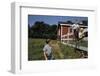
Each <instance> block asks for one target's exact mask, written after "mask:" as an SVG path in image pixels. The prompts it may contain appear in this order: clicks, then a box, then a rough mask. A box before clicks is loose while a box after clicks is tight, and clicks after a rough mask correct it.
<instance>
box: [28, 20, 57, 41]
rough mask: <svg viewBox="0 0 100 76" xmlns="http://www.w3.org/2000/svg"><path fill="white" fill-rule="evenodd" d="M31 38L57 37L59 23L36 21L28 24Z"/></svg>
mask: <svg viewBox="0 0 100 76" xmlns="http://www.w3.org/2000/svg"><path fill="white" fill-rule="evenodd" d="M28 37H29V38H43V39H57V25H50V24H46V23H45V22H39V21H37V22H35V23H34V24H33V25H32V26H30V25H29V24H28Z"/></svg>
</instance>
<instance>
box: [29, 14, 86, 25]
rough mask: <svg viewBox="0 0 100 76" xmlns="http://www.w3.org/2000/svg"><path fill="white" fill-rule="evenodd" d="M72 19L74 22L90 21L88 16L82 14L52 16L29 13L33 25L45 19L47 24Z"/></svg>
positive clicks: (30, 23)
mask: <svg viewBox="0 0 100 76" xmlns="http://www.w3.org/2000/svg"><path fill="white" fill-rule="evenodd" d="M69 20H70V21H72V22H73V23H75V22H76V20H77V22H81V21H82V20H86V21H88V17H80V16H50V15H28V24H29V25H30V26H32V25H33V24H34V23H35V22H36V21H43V22H45V23H47V24H50V25H53V24H58V22H59V21H62V22H66V21H69Z"/></svg>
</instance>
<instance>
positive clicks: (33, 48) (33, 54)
mask: <svg viewBox="0 0 100 76" xmlns="http://www.w3.org/2000/svg"><path fill="white" fill-rule="evenodd" d="M44 45H45V39H28V60H29V61H31V60H44V56H43V47H44ZM51 46H52V48H53V56H54V58H55V59H76V58H81V53H80V52H79V51H77V52H75V51H74V48H72V47H69V46H67V45H63V44H62V43H61V42H60V41H57V40H51Z"/></svg>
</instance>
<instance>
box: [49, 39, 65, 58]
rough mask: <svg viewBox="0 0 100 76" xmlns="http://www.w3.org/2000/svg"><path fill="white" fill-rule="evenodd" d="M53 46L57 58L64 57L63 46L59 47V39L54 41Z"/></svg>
mask: <svg viewBox="0 0 100 76" xmlns="http://www.w3.org/2000/svg"><path fill="white" fill-rule="evenodd" d="M51 46H52V48H53V55H54V57H55V58H60V59H63V58H64V55H63V54H62V52H61V48H60V47H59V44H58V42H57V41H52V42H51Z"/></svg>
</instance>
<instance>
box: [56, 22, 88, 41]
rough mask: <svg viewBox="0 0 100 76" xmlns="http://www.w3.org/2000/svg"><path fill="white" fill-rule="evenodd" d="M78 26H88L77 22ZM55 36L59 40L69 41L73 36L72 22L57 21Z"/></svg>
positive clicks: (85, 27) (84, 27)
mask: <svg viewBox="0 0 100 76" xmlns="http://www.w3.org/2000/svg"><path fill="white" fill-rule="evenodd" d="M79 27H80V28H83V29H87V28H88V26H85V25H83V24H79ZM57 36H58V39H59V40H61V41H62V42H67V43H69V41H72V40H73V36H74V33H73V29H72V24H70V23H66V22H59V23H58V31H57Z"/></svg>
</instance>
